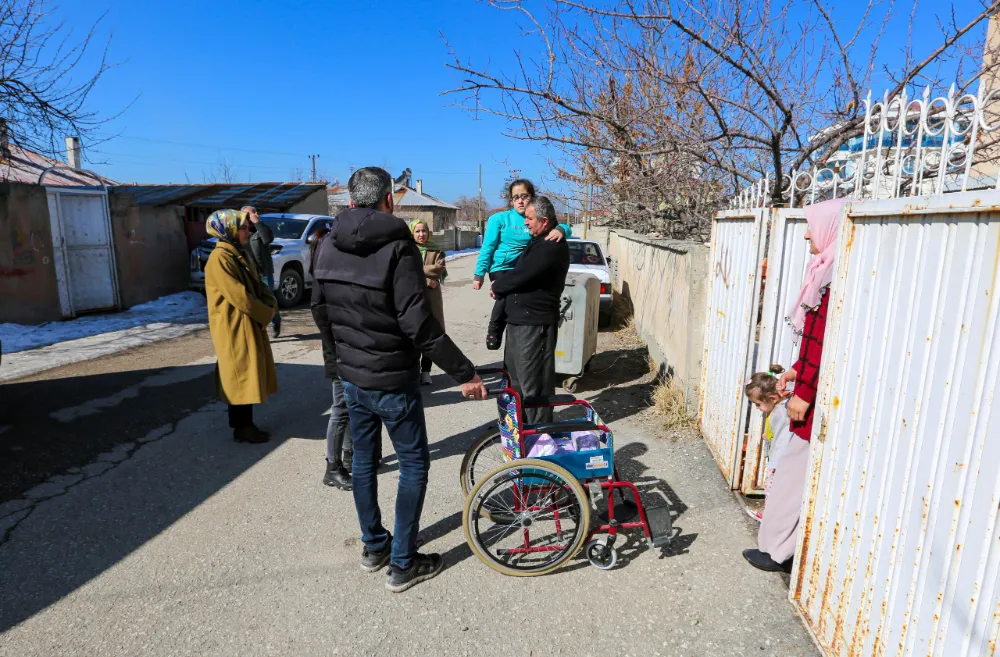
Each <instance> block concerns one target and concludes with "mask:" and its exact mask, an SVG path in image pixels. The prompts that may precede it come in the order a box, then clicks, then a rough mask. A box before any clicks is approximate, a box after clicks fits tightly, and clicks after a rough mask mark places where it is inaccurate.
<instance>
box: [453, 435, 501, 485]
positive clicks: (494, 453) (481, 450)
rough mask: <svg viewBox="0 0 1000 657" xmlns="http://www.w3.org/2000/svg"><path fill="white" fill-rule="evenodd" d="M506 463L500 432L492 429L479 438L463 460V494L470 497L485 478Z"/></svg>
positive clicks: (461, 477)
mask: <svg viewBox="0 0 1000 657" xmlns="http://www.w3.org/2000/svg"><path fill="white" fill-rule="evenodd" d="M506 462H507V461H505V460H504V457H503V448H502V446H501V443H500V432H499V431H497V430H496V429H492V430H490V431H487V432H486V433H484V434H483V435H482V436H480V437H479V438H477V439H476V442H474V443H472V445H471V446H470V447H469V449H468V451H466V452H465V458H463V459H462V469H461V471H460V472H459V483H460V484H461V486H462V494H463V495H468V494H469V491H470V490H472V489H473V488H474V487H475V486H476V484H477V483H478V482H479V481H480V480H481V479H483V477H485V476H486V475H487V474H489V473H490V472H493V471H494V470H496V469H497V468H498V467H500V466H501V465H504V464H505V463H506Z"/></svg>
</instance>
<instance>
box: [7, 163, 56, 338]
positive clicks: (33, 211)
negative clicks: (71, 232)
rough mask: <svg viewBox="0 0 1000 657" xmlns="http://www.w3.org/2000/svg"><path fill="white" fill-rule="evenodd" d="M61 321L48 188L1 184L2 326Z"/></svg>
mask: <svg viewBox="0 0 1000 657" xmlns="http://www.w3.org/2000/svg"><path fill="white" fill-rule="evenodd" d="M61 318H62V311H61V309H60V307H59V289H58V287H57V285H56V269H55V264H54V258H53V253H52V225H51V223H50V220H49V205H48V200H47V198H46V196H45V188H44V187H39V186H38V185H25V184H21V183H0V322H14V323H17V324H40V323H42V322H49V321H56V320H59V319H61Z"/></svg>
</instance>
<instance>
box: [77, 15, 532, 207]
mask: <svg viewBox="0 0 1000 657" xmlns="http://www.w3.org/2000/svg"><path fill="white" fill-rule="evenodd" d="M105 10H106V11H107V15H106V17H105V18H104V22H105V24H106V29H105V32H107V31H109V30H110V31H113V37H112V42H111V57H110V58H111V59H112V60H113V61H117V62H120V65H119V66H118V67H117V68H116V69H114V70H112V71H111V72H110V73H108V76H107V79H106V80H104V81H103V83H102V84H101V85H100V86H99V87H98V88H97V89H96V90H95V91H94V93H93V95H92V97H91V101H92V104H93V106H94V107H95V108H97V109H102V110H104V111H106V112H109V113H113V112H116V111H119V110H121V109H122V108H124V107H126V106H127V105H128V104H129V103H130V102H132V101H133V100H134V102H133V103H132V105H131V106H129V107H128V109H127V110H126V111H125V112H124V113H123V115H122V116H121V117H120V118H118V119H115V120H114V121H112V122H110V123H109V124H108V125H106V126H104V127H103V128H102V129H101V130H100V132H101V133H102V134H107V135H115V134H120V135H121V136H120V137H116V138H114V139H112V140H110V141H108V142H106V143H103V144H100V145H98V146H95V147H93V149H91V150H90V151H89V152H88V153H87V157H88V159H89V160H90V165H91V166H92V167H93V168H95V169H96V170H98V171H100V172H101V173H104V174H105V175H108V176H109V177H111V178H114V179H116V180H119V181H122V182H135V181H138V182H140V183H141V182H147V183H154V182H155V183H167V182H174V183H178V182H180V183H183V182H185V181H186V180H190V181H191V182H202V181H203V179H204V176H205V174H208V173H210V172H212V171H213V170H216V169H217V168H218V164H219V163H220V162H223V161H224V162H226V163H228V164H229V165H230V166H232V167H234V168H235V175H236V178H237V179H239V180H286V179H290V177H291V176H292V173H293V171H294V170H295V169H297V168H300V169H302V170H303V172H305V174H306V175H308V170H309V166H310V163H309V160H308V158H307V156H308V155H309V154H313V153H318V154H319V155H320V158H319V160H318V161H317V168H318V170H319V171H320V172H321V173H325V174H327V175H328V176H329V177H331V178H339V179H340V180H341V181H342V182H346V180H347V177H348V176H349V175H350V173H349V171H350V170H349V167H350V166H351V165H352V164H353V165H355V166H364V165H367V164H377V165H380V166H386V165H387V166H388V168H389V170H390V172H392V173H393V174H398V173H399V172H400V171H402V170H403V169H404V168H406V167H410V168H411V169H412V170H413V172H414V177H415V178H421V179H423V181H424V189H425V191H427V192H428V193H431V194H434V195H437V196H441V197H443V198H445V199H448V200H453V199H454V198H455V197H456V196H458V195H460V194H469V195H475V193H476V188H477V185H478V179H477V178H478V166H479V164H482V166H483V187H484V194H485V195H486V197H487V199H491V200H493V199H495V200H496V201H497V203H498V204H499V202H500V201H499V192H500V189H501V186H502V184H503V183H502V181H503V178H504V177H506V176H507V174H508V168H507V166H506V165H505V164H503V162H504V161H507V162H510V163H511V164H512V165H514V166H518V167H520V168H521V170H522V175H527V176H530V177H533V178H535V179H540V178H542V177H543V176H550V175H551V174H550V173H549V167H548V165H547V163H546V160H545V158H544V157H543V156H542V155H541V153H542V152H543V149H542V148H541V147H540V146H539V145H538V144H528V143H523V142H518V141H516V140H512V139H508V138H504V137H502V136H501V132H502V130H503V123H502V122H501V121H498V120H496V119H493V120H489V119H487V118H485V117H484V118H483V119H482V120H474V118H473V116H472V115H470V114H469V113H467V112H465V111H463V110H461V109H458V108H455V107H449V105H450V104H451V103H452V102H454V101H453V100H450V99H449V98H448V97H442V96H440V95H439V93H440V92H441V91H443V90H445V89H448V88H451V87H452V86H454V85H455V83H456V77H455V76H454V74H453V73H452V71H450V69H447V68H446V67H445V63H446V62H447V61H449V58H448V53H447V49H446V46H445V44H444V42H443V41H442V40H441V38H440V35H439V32H438V31H439V30H440V31H442V32H444V33H445V34H446V35H447V37H448V39H449V41H450V42H451V43H452V45H453V46H454V47H455V48H456V50H458V51H459V52H462V53H465V54H476V55H482V54H483V53H484V48H488V49H489V52H490V54H491V55H492V59H491V61H492V63H493V64H494V65H501V64H503V63H504V62H503V61H502V57H499V56H501V55H502V56H510V53H512V52H513V48H514V47H515V46H516V43H517V34H518V30H517V28H516V26H514V25H513V24H512V23H511V22H510V21H509V20H507V19H505V18H500V17H498V15H497V13H496V12H495V11H494V10H491V9H490V8H489V7H487V6H485V5H481V4H479V3H476V2H470V1H469V0H447V1H440V0H439V1H428V0H420V1H415V2H405V3H403V2H399V3H387V2H381V3H368V2H344V1H341V0H334V1H329V0H327V1H325V2H321V1H308V0H292V1H285V2H265V1H245V0H244V1H241V2H232V1H223V2H220V1H216V0H203V1H201V2H195V1H192V0H171V1H170V2H161V1H156V2H146V1H143V2H136V1H135V0H96V1H93V2H91V1H88V2H72V3H65V4H64V5H63V6H62V7H61V8H60V11H61V13H62V14H63V15H65V16H66V18H67V23H70V24H79V25H81V26H82V25H86V24H87V21H92V20H93V19H94V18H96V17H97V16H99V15H100V14H101V13H102V12H103V11H105ZM151 140H157V141H151ZM167 142H177V143H167ZM235 149H247V150H235Z"/></svg>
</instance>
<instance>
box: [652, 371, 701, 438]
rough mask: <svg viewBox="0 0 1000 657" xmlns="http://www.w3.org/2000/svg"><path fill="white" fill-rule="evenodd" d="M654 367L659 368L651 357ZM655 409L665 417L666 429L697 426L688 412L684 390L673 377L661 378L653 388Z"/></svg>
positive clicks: (664, 424)
mask: <svg viewBox="0 0 1000 657" xmlns="http://www.w3.org/2000/svg"><path fill="white" fill-rule="evenodd" d="M650 365H651V368H652V369H654V370H655V369H657V366H656V364H655V363H653V362H652V359H650ZM652 402H653V411H654V412H655V413H656V414H657V415H658V416H660V417H661V418H663V426H664V428H665V429H690V428H692V427H694V426H695V421H694V418H693V417H692V416H691V414H690V413H688V410H687V404H686V400H685V399H684V391H683V390H681V388H680V386H679V385H677V383H676V380H675V379H673V378H669V379H666V380H664V379H661V380H660V381H659V383H658V384H657V386H656V388H655V389H654V390H653V399H652Z"/></svg>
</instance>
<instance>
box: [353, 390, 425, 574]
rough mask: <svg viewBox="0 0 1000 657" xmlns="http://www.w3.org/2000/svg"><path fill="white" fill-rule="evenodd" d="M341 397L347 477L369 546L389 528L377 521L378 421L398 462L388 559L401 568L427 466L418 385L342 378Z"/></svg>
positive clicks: (381, 543)
mask: <svg viewBox="0 0 1000 657" xmlns="http://www.w3.org/2000/svg"><path fill="white" fill-rule="evenodd" d="M344 398H345V399H346V400H347V413H348V416H349V417H350V420H351V436H352V438H353V439H354V464H353V468H352V473H351V478H352V483H353V486H354V506H355V508H356V509H357V511H358V521H359V522H360V524H361V540H362V541H363V542H364V544H365V547H366V548H368V551H369V552H381V551H382V550H384V549H385V547H386V543H387V542H388V541H389V532H388V531H386V529H385V527H383V526H382V511H381V509H379V506H378V481H377V480H376V471H377V469H378V463H377V462H376V460H375V459H376V457H377V456H378V455H380V454H381V453H382V450H381V442H382V425H383V424H384V425H385V427H386V429H388V431H389V440H391V441H392V446H393V447H394V448H395V450H396V458H397V460H398V462H399V487H398V488H397V489H396V530H395V536H393V538H392V553H391V556H390V559H389V561H390V563H391V564H392V565H393V566H395V567H396V568H398V569H402V570H406V569H408V568H409V567H410V566H411V565H412V564H413V558H414V557H415V556H416V554H417V533H418V532H419V531H420V513H421V511H423V508H424V496H425V495H426V494H427V472H428V471H429V470H430V467H431V455H430V450H429V449H428V447H427V425H426V424H425V423H424V402H423V399H421V397H420V389H419V388H418V387H417V385H416V384H414V385H413V386H410V387H407V388H403V389H402V390H396V391H393V392H381V391H378V390H365V389H364V388H359V387H357V386H356V385H354V384H352V383H348V382H347V381H344Z"/></svg>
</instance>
